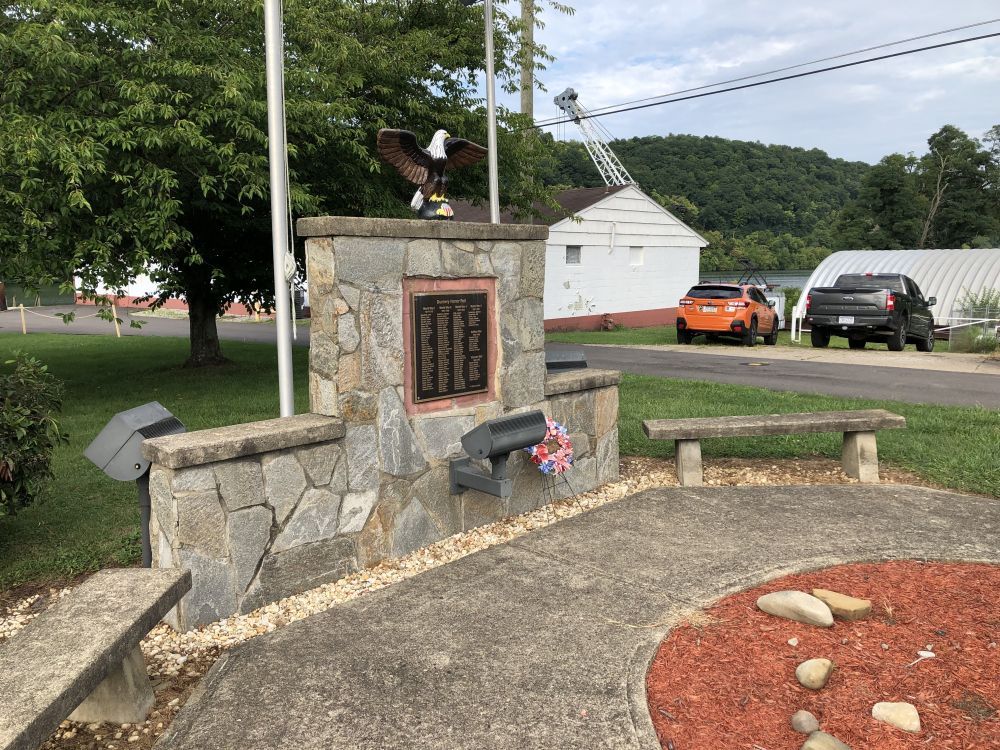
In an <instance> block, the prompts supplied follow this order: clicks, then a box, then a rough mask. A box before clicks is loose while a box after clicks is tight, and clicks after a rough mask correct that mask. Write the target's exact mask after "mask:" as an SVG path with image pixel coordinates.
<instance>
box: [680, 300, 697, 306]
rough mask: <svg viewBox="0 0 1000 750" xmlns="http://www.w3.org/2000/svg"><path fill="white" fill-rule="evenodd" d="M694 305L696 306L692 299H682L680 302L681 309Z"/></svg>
mask: <svg viewBox="0 0 1000 750" xmlns="http://www.w3.org/2000/svg"><path fill="white" fill-rule="evenodd" d="M693 304H694V300H690V299H682V300H681V302H680V305H681V307H687V306H688V305H693Z"/></svg>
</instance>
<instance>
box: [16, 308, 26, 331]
mask: <svg viewBox="0 0 1000 750" xmlns="http://www.w3.org/2000/svg"><path fill="white" fill-rule="evenodd" d="M17 309H18V310H20V311H21V333H22V334H24V335H25V336H27V335H28V322H27V321H26V320H25V319H24V303H23V302H22V303H21V304H20V305H18V306H17Z"/></svg>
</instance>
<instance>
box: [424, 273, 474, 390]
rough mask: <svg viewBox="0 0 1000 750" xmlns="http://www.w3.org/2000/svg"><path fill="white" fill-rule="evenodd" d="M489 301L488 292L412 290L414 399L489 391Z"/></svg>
mask: <svg viewBox="0 0 1000 750" xmlns="http://www.w3.org/2000/svg"><path fill="white" fill-rule="evenodd" d="M486 305H487V293H486V291H485V290H471V291H461V292H412V293H411V295H410V306H411V312H410V316H411V317H410V327H411V331H412V337H413V342H412V347H411V349H410V351H411V355H412V358H413V359H412V367H413V370H412V372H413V403H422V402H425V401H435V400H438V399H444V398H452V397H454V396H464V395H467V394H471V393H483V392H485V391H486V390H488V388H489V382H488V379H487V376H488V367H487V351H488V349H487V346H488V340H487V336H488V333H487V319H488V315H487V312H488V311H487V307H486Z"/></svg>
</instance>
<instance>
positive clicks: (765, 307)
mask: <svg viewBox="0 0 1000 750" xmlns="http://www.w3.org/2000/svg"><path fill="white" fill-rule="evenodd" d="M762 331H763V332H764V333H761V332H762ZM700 333H703V334H706V335H707V336H709V337H715V336H735V337H736V338H738V339H739V340H740V342H741V343H742V344H743V346H753V345H754V344H756V343H757V336H758V335H760V336H763V337H764V343H765V344H769V345H771V346H773V345H774V344H777V343H778V315H777V313H775V311H774V307H773V305H772V303H769V302H768V301H767V298H765V297H764V294H763V292H761V290H760V289H758V288H757V287H756V286H753V285H752V284H698V285H696V286H693V287H691V289H690V290H689V291H688V293H687V294H686V295H685V296H684V297H683V298H682V299H681V301H680V307H679V309H678V310H677V341H678V342H679V343H681V344H690V343H691V341H692V340H693V339H694V337H695V336H697V335H698V334H700Z"/></svg>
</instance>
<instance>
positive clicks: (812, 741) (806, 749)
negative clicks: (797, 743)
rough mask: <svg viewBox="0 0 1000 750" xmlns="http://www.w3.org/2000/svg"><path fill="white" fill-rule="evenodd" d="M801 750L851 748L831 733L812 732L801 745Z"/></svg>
mask: <svg viewBox="0 0 1000 750" xmlns="http://www.w3.org/2000/svg"><path fill="white" fill-rule="evenodd" d="M802 750H851V747H850V745H847V744H845V743H843V742H841V741H840V740H838V739H837V738H836V737H834V736H833V735H832V734H827V733H826V732H813V733H812V734H810V735H809V739H807V740H806V741H805V743H804V744H803V745H802Z"/></svg>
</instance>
